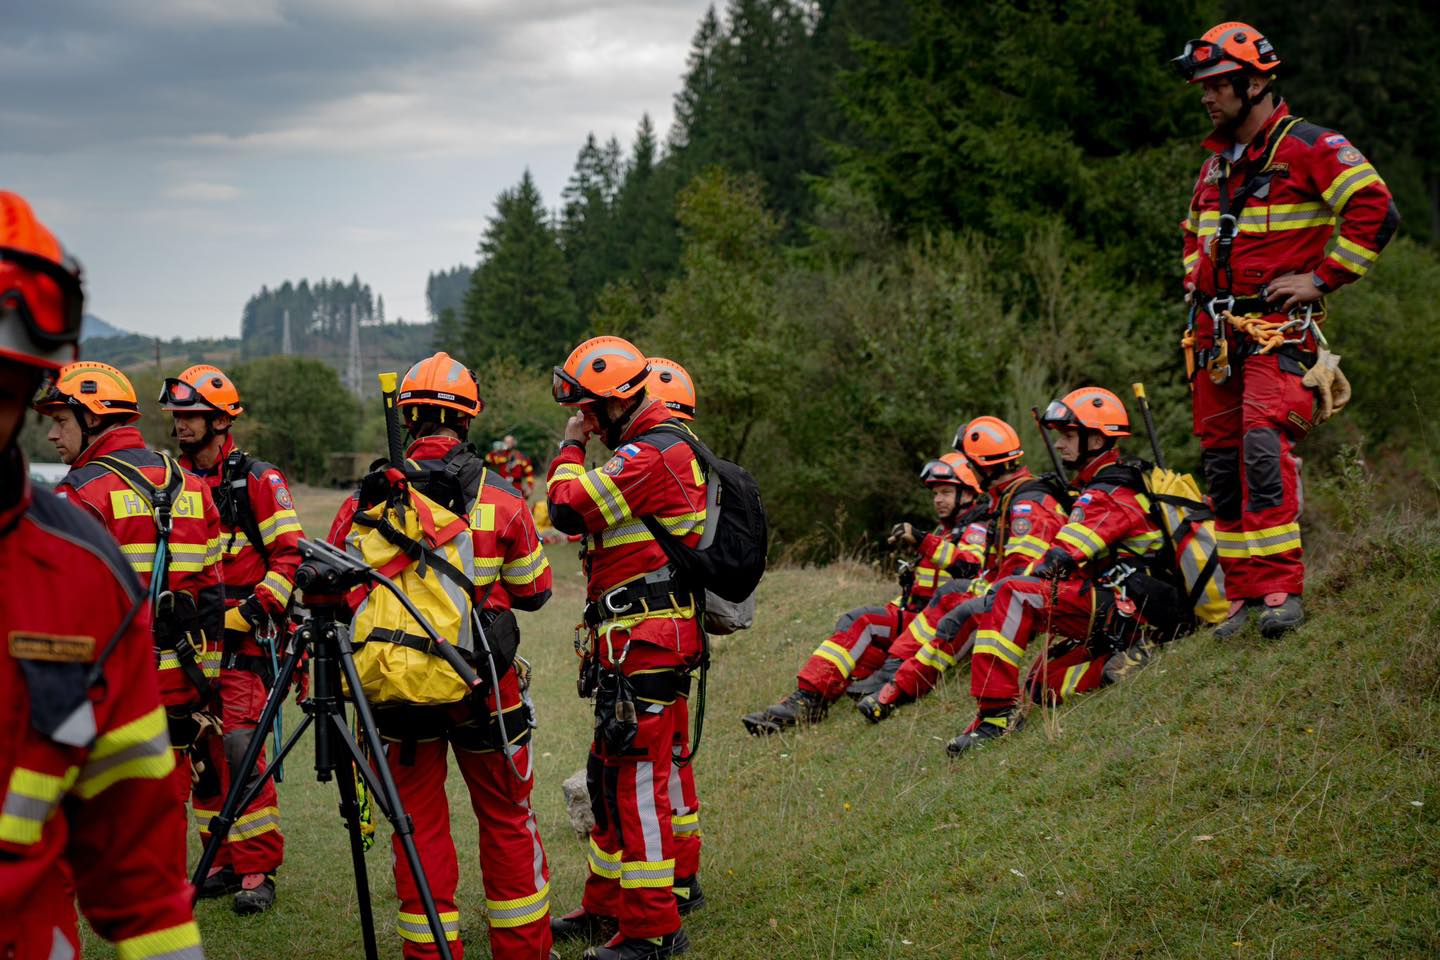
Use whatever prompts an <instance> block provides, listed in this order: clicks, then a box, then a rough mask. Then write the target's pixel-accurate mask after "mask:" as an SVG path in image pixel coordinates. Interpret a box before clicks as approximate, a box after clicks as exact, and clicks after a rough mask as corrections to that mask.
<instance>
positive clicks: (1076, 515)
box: [1070, 505, 1085, 523]
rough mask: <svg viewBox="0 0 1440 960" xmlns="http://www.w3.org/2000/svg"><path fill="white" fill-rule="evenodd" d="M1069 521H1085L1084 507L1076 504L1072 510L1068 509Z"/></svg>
mask: <svg viewBox="0 0 1440 960" xmlns="http://www.w3.org/2000/svg"><path fill="white" fill-rule="evenodd" d="M1070 522H1071V523H1084V522H1085V508H1084V507H1082V506H1078V505H1077V506H1076V507H1075V509H1074V510H1071V511H1070Z"/></svg>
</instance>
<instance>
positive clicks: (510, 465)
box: [485, 434, 535, 499]
mask: <svg viewBox="0 0 1440 960" xmlns="http://www.w3.org/2000/svg"><path fill="white" fill-rule="evenodd" d="M485 465H486V466H488V467H490V468H491V469H492V470H494V471H495V472H496V473H497V474H499V475H500V476H501V477H503V478H504V479H506V480H509V481H510V482H511V483H512V484H514V485H515V489H517V490H519V491H520V493H521V495H523V496H524V497H525V498H526V499H529V497H530V493H531V491H533V490H534V489H535V462H534V461H533V460H531V459H530V458H529V457H527V456H525V454H523V453H521V452H520V451H519V450H517V449H515V437H514V436H513V435H511V434H506V436H505V439H504V440H497V441H495V444H494V445H493V446H492V447H491V448H490V452H489V453H487V454H485Z"/></svg>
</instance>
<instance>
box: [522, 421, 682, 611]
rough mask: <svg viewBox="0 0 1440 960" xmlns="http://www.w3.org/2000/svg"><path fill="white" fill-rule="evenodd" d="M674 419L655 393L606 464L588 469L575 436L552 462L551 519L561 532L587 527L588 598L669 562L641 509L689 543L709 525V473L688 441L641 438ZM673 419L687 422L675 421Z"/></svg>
mask: <svg viewBox="0 0 1440 960" xmlns="http://www.w3.org/2000/svg"><path fill="white" fill-rule="evenodd" d="M670 419H671V417H670V410H669V408H667V407H666V406H665V405H664V404H663V403H660V402H659V401H651V402H650V403H649V405H648V406H647V407H646V408H645V409H644V410H642V411H640V413H639V414H638V415H637V416H636V417H635V421H634V422H633V423H632V424H631V425H630V428H629V429H628V430H627V431H626V432H625V436H624V437H623V438H622V442H621V445H620V448H619V449H618V450H616V451H615V455H614V456H613V457H611V458H610V459H609V460H608V461H606V463H605V464H604V466H601V467H597V468H596V469H594V470H586V469H585V466H584V463H585V453H584V451H583V450H581V449H579V448H578V447H576V446H575V445H574V444H567V445H566V446H565V447H564V449H562V450H561V451H560V453H559V454H558V455H557V456H556V457H555V460H554V461H553V462H552V463H551V464H550V473H549V478H548V480H547V486H546V496H547V498H548V499H549V502H550V522H551V523H552V524H554V525H555V529H557V530H560V531H561V532H563V533H585V534H589V535H590V543H589V545H588V547H587V548H586V550H585V572H586V576H587V578H588V581H587V584H586V592H587V596H588V597H589V598H590V599H591V600H595V599H598V598H599V597H600V596H601V595H602V594H605V593H607V592H609V591H610V590H612V589H614V588H615V587H617V586H619V585H621V584H623V583H626V582H628V581H630V580H634V579H635V578H637V577H643V576H644V575H645V574H647V573H651V572H654V571H656V570H660V569H663V568H664V567H665V565H666V564H667V563H668V562H669V561H668V560H667V559H666V556H665V551H664V550H663V549H661V547H660V544H659V543H657V542H656V540H655V538H654V537H653V536H651V535H650V531H649V530H648V529H647V528H646V526H645V524H644V522H643V521H642V520H641V519H640V518H641V517H643V516H653V517H655V518H656V519H657V520H659V521H660V523H661V525H662V526H663V527H664V528H665V529H666V530H667V531H669V532H670V533H672V534H674V535H676V536H678V537H680V538H681V539H682V540H683V541H684V542H685V543H687V544H690V545H694V544H696V543H698V542H699V540H700V535H701V534H702V533H704V531H705V476H704V474H703V473H702V472H701V467H700V461H698V460H697V459H695V454H694V452H693V451H692V450H691V449H690V445H689V444H688V443H685V442H684V441H683V440H681V439H680V438H678V437H676V436H673V435H666V433H668V431H667V432H665V433H657V434H655V435H654V436H651V437H648V438H645V439H643V440H642V439H640V437H641V435H642V434H644V433H646V432H647V431H649V430H652V429H653V428H655V427H656V426H658V425H660V424H662V423H665V422H666V421H668V420H670ZM672 425H674V426H677V427H679V429H682V430H683V429H684V426H683V425H682V424H680V423H679V422H678V421H675V422H674V423H673V424H672Z"/></svg>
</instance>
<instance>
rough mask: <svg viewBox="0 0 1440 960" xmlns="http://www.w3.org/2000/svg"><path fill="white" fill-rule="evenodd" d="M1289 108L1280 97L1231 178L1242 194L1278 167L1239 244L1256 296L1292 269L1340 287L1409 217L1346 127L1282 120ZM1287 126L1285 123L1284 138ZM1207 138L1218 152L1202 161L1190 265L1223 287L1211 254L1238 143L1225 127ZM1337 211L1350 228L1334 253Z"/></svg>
mask: <svg viewBox="0 0 1440 960" xmlns="http://www.w3.org/2000/svg"><path fill="white" fill-rule="evenodd" d="M1289 115H1290V108H1289V107H1288V106H1287V105H1286V104H1284V103H1282V104H1280V106H1279V107H1278V108H1276V110H1275V113H1274V115H1273V116H1272V117H1271V118H1270V121H1269V122H1268V123H1267V124H1266V126H1265V128H1264V129H1263V130H1262V131H1261V132H1260V134H1259V135H1257V136H1256V137H1255V140H1254V142H1252V143H1251V144H1249V145H1248V146H1247V147H1246V148H1245V152H1244V154H1243V155H1242V157H1241V158H1240V162H1239V163H1238V164H1237V165H1236V167H1235V169H1234V171H1233V172H1230V173H1229V176H1228V179H1227V186H1228V188H1229V193H1230V194H1231V195H1232V196H1233V195H1234V194H1235V193H1236V192H1237V191H1239V190H1240V189H1241V188H1242V187H1243V185H1244V183H1245V181H1246V180H1247V179H1248V177H1250V176H1252V175H1254V174H1256V173H1260V172H1261V171H1262V170H1266V169H1268V170H1270V171H1272V172H1273V174H1274V176H1273V178H1272V179H1271V180H1270V184H1269V189H1268V192H1265V195H1263V196H1254V197H1252V198H1251V199H1250V200H1249V201H1248V202H1246V203H1245V205H1244V207H1243V208H1242V209H1241V211H1240V215H1239V222H1238V225H1237V226H1238V233H1237V234H1236V237H1235V243H1234V246H1233V247H1232V248H1231V254H1230V266H1231V270H1232V273H1233V277H1234V283H1233V288H1232V292H1233V293H1234V294H1235V295H1236V296H1254V295H1256V294H1257V293H1259V291H1260V288H1261V287H1262V286H1264V285H1265V284H1266V283H1268V282H1269V281H1270V280H1273V279H1274V278H1275V277H1278V276H1281V275H1283V274H1287V273H1315V274H1318V275H1319V277H1320V279H1321V280H1323V281H1324V282H1325V284H1326V285H1327V286H1328V287H1330V288H1331V289H1335V288H1337V287H1340V286H1343V285H1344V284H1347V283H1350V282H1351V281H1353V280H1356V279H1358V278H1360V277H1362V276H1364V275H1365V272H1366V271H1367V270H1369V269H1370V267H1371V265H1373V264H1374V263H1375V260H1376V258H1377V257H1379V255H1380V251H1381V250H1382V249H1384V247H1385V244H1387V243H1389V242H1390V238H1391V237H1392V236H1393V235H1394V233H1395V228H1396V226H1398V224H1399V222H1400V214H1399V212H1398V211H1397V210H1396V209H1395V202H1394V201H1393V200H1392V199H1391V197H1390V190H1389V189H1388V188H1387V187H1386V186H1385V181H1384V180H1381V179H1380V174H1378V173H1376V172H1375V168H1374V167H1372V166H1371V165H1370V162H1369V161H1368V160H1366V159H1365V157H1364V156H1363V155H1362V154H1361V153H1360V151H1359V150H1358V149H1356V148H1355V147H1354V146H1352V145H1351V144H1350V142H1349V141H1348V140H1346V139H1345V137H1344V135H1342V134H1339V133H1336V132H1334V131H1333V130H1327V129H1325V128H1324V127H1319V126H1316V125H1315V124H1313V123H1307V122H1305V121H1303V120H1301V121H1299V122H1297V123H1295V124H1294V125H1293V126H1289V127H1288V129H1284V128H1283V127H1280V124H1281V122H1282V121H1284V120H1285V118H1287V117H1288V116H1289ZM1277 128H1279V129H1282V130H1284V133H1283V136H1281V137H1280V138H1279V139H1278V140H1277V139H1276V133H1277ZM1205 146H1206V147H1207V148H1208V149H1210V150H1212V151H1214V155H1213V156H1211V157H1210V158H1209V159H1207V160H1206V161H1205V163H1204V165H1203V166H1201V168H1200V176H1199V178H1198V179H1197V180H1196V181H1195V191H1194V195H1193V197H1192V199H1191V201H1190V215H1189V216H1188V217H1187V218H1186V219H1185V221H1184V223H1183V227H1184V230H1185V263H1184V266H1185V277H1186V280H1187V281H1189V282H1192V283H1194V284H1195V286H1196V289H1197V290H1198V291H1199V292H1200V293H1202V294H1206V295H1211V296H1213V295H1214V294H1215V293H1217V292H1218V289H1219V283H1220V282H1221V278H1220V277H1218V276H1217V275H1216V274H1217V271H1216V268H1215V264H1214V262H1213V260H1212V259H1211V256H1212V253H1213V240H1214V237H1215V232H1216V230H1217V228H1218V227H1219V224H1220V184H1219V178H1220V177H1221V175H1222V174H1225V173H1227V172H1229V171H1231V164H1230V162H1229V161H1228V160H1227V159H1226V158H1225V156H1224V155H1223V154H1224V153H1226V152H1227V151H1229V150H1230V149H1231V147H1232V146H1233V144H1232V142H1231V141H1229V140H1228V139H1226V138H1224V137H1221V136H1220V135H1218V134H1217V135H1212V136H1211V137H1210V138H1209V139H1207V140H1206V141H1205ZM1262 192H1264V191H1262ZM1337 219H1339V220H1340V236H1339V238H1338V239H1337V240H1336V244H1335V247H1334V248H1333V249H1332V250H1331V251H1330V253H1329V255H1326V253H1325V246H1326V244H1327V243H1328V242H1329V240H1330V237H1331V234H1332V233H1334V230H1335V222H1336V220H1337Z"/></svg>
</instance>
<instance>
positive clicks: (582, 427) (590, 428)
mask: <svg viewBox="0 0 1440 960" xmlns="http://www.w3.org/2000/svg"><path fill="white" fill-rule="evenodd" d="M594 432H595V428H594V423H593V421H592V420H591V418H590V415H589V414H588V413H587V412H585V411H584V410H579V411H576V412H575V414H574V415H573V416H571V417H570V419H569V420H566V421H565V437H564V439H566V440H575V441H577V442H579V443H588V442H589V441H590V436H591V435H592V434H593V433H594Z"/></svg>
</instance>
